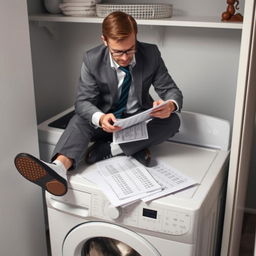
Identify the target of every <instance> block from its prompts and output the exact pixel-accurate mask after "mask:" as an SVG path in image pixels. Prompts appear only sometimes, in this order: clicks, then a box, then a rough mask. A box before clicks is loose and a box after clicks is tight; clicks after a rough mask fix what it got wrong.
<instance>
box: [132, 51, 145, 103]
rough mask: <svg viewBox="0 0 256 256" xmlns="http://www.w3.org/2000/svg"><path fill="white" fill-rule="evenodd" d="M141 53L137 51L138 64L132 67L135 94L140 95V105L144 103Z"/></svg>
mask: <svg viewBox="0 0 256 256" xmlns="http://www.w3.org/2000/svg"><path fill="white" fill-rule="evenodd" d="M141 59H142V58H141V56H140V53H139V52H137V53H136V65H135V66H134V68H133V69H132V75H133V82H134V90H135V94H136V95H137V97H138V100H139V103H140V105H142V96H141V95H142V72H143V65H142V64H143V63H142V62H141Z"/></svg>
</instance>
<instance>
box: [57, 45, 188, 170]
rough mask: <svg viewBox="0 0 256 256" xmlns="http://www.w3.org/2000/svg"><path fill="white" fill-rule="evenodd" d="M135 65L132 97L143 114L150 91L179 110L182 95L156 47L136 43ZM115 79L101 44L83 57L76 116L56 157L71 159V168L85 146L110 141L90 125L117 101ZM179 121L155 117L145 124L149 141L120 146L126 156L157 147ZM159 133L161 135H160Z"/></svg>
mask: <svg viewBox="0 0 256 256" xmlns="http://www.w3.org/2000/svg"><path fill="white" fill-rule="evenodd" d="M135 57H136V65H135V66H134V67H133V69H132V77H133V83H134V88H135V94H136V97H137V100H138V102H139V105H140V110H139V111H143V110H146V109H148V108H150V107H152V103H153V99H152V97H151V96H150V94H149V88H150V86H151V85H153V86H154V89H155V91H156V92H157V94H158V95H159V96H160V98H161V99H163V100H168V99H172V100H174V101H176V103H177V104H178V107H179V110H180V109H181V107H182V98H183V97H182V93H181V91H180V90H179V89H178V87H177V86H176V84H175V82H174V81H173V79H172V78H171V76H170V75H169V73H168V71H167V68H166V66H165V64H164V62H163V60H162V58H161V55H160V52H159V50H158V48H157V46H156V45H152V44H147V43H141V42H137V52H136V54H135ZM117 85H118V80H117V75H116V71H115V70H114V69H113V68H112V67H111V65H110V58H109V51H108V48H107V47H106V46H104V45H100V46H98V47H95V48H93V49H91V50H89V51H87V52H86V53H85V54H84V57H83V65H82V69H81V76H80V81H79V86H78V91H77V97H76V103H75V110H76V115H75V116H74V117H73V118H72V120H71V121H70V122H69V124H68V127H67V128H66V130H65V131H64V133H63V135H62V137H61V138H60V140H59V142H58V144H57V145H56V148H55V151H54V156H53V159H54V158H55V156H56V154H63V155H65V156H67V157H70V158H72V159H74V166H73V167H76V165H77V163H78V162H79V160H80V159H81V157H82V156H83V154H84V153H85V151H86V149H87V147H88V143H89V142H90V141H92V140H97V139H108V140H111V134H108V133H106V132H104V131H102V129H100V128H97V129H96V128H95V127H94V126H93V125H92V124H91V120H92V115H93V114H94V113H95V112H99V111H100V112H104V113H111V112H112V110H113V109H114V106H115V103H116V102H117V101H118V88H117ZM179 125H180V122H179V118H178V116H177V115H176V114H175V113H173V114H172V115H171V116H170V117H169V118H165V119H158V118H155V119H153V120H152V121H150V122H149V124H148V133H149V139H148V140H143V141H137V142H130V143H125V144H120V147H121V148H122V150H123V151H124V153H125V154H126V155H132V154H134V153H135V152H138V151H139V150H141V149H143V148H145V147H149V146H150V145H153V144H158V143H161V142H163V141H164V140H166V139H167V138H169V137H171V136H173V135H174V134H175V133H176V132H177V131H178V129H179ZM159 131H161V133H159Z"/></svg>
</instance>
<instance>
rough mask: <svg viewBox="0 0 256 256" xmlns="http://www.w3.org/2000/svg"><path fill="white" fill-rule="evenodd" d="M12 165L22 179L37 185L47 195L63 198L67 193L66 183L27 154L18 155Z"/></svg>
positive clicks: (45, 165)
mask: <svg viewBox="0 0 256 256" xmlns="http://www.w3.org/2000/svg"><path fill="white" fill-rule="evenodd" d="M14 164H15V166H16V168H17V170H18V171H19V173H20V174H21V175H22V176H23V177H24V178H26V179H27V180H29V181H31V182H33V183H35V184H37V185H39V186H40V187H42V188H43V189H45V190H47V191H48V192H49V193H51V194H53V195H55V196H63V195H64V194H66V193H67V190H68V186H67V181H66V180H65V179H64V178H63V177H61V176H60V175H59V174H57V173H56V172H55V171H54V170H53V169H52V168H50V167H49V166H48V165H47V164H45V163H44V162H42V161H41V160H39V159H37V158H36V157H34V156H32V155H30V154H27V153H20V154H18V155H17V156H16V157H15V160H14Z"/></svg>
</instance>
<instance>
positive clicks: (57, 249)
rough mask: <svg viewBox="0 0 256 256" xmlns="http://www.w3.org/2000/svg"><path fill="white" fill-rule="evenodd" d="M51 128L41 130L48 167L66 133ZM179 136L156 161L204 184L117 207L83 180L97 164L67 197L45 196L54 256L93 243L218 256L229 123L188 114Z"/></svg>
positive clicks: (74, 178) (76, 178) (166, 254)
mask: <svg viewBox="0 0 256 256" xmlns="http://www.w3.org/2000/svg"><path fill="white" fill-rule="evenodd" d="M69 111H70V109H69V110H67V111H64V112H63V113H61V114H59V115H57V116H55V117H53V118H51V119H49V120H47V121H45V122H44V123H42V124H40V125H39V127H38V131H39V138H40V149H41V154H42V157H43V158H44V159H45V160H47V159H49V155H50V154H51V153H52V150H53V148H54V145H55V144H56V142H57V140H58V139H59V137H60V135H61V133H62V132H63V130H62V129H58V128H53V127H49V126H48V125H49V123H51V122H53V121H55V120H56V119H58V118H59V117H61V116H63V115H65V114H67V113H68V112H69ZM181 123H182V124H181V129H180V133H179V134H178V135H177V136H175V137H174V138H172V141H168V142H165V143H163V144H161V145H158V146H155V147H152V149H151V150H152V153H153V155H154V156H156V157H157V158H158V159H160V160H162V161H164V162H165V163H167V164H169V165H170V166H172V167H174V168H176V169H177V170H179V171H181V172H183V173H184V174H186V175H189V176H191V177H192V178H193V179H195V180H196V181H197V182H198V183H199V185H198V186H194V187H191V188H189V189H186V190H184V191H182V192H179V193H176V194H173V195H169V196H166V197H163V198H160V199H157V200H153V201H152V202H150V203H143V202H136V203H134V204H131V205H129V206H126V207H124V208H121V207H119V208H115V207H113V206H112V205H111V204H110V203H109V201H108V200H107V198H106V197H105V196H104V195H103V193H102V192H101V190H100V188H99V187H97V186H96V185H95V184H93V183H91V182H89V181H87V180H86V179H84V178H82V177H81V175H80V174H81V172H84V171H86V170H88V169H91V168H95V165H91V166H86V165H84V164H81V166H80V167H79V168H78V170H77V171H75V172H74V173H73V174H72V175H70V179H69V191H68V193H67V194H66V195H65V196H63V197H55V196H52V195H50V194H48V193H46V202H47V210H48V219H49V228H50V240H51V248H52V256H61V255H63V256H70V255H74V256H78V255H79V256H81V255H84V254H83V253H82V251H83V247H84V245H85V244H86V242H87V241H88V240H89V239H90V238H93V237H109V238H113V239H116V240H119V241H121V242H123V243H125V244H127V245H129V246H130V247H132V248H133V249H134V250H136V251H137V252H138V253H139V254H140V255H142V256H160V255H161V256H170V255H182V256H206V255H207V256H211V255H218V254H219V249H220V239H221V231H222V215H223V214H222V213H223V211H222V210H223V207H222V206H223V201H224V198H225V187H226V186H225V184H226V176H227V164H228V156H229V151H228V148H229V132H230V127H229V124H228V122H226V121H224V120H221V119H217V118H214V117H210V116H205V115H201V114H197V113H190V112H183V113H182V116H181Z"/></svg>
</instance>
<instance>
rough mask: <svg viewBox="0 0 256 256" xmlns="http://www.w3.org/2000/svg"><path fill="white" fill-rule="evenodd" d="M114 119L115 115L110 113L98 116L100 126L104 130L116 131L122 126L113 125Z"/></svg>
mask: <svg viewBox="0 0 256 256" xmlns="http://www.w3.org/2000/svg"><path fill="white" fill-rule="evenodd" d="M115 121H116V117H115V116H114V115H113V114H112V113H108V114H104V115H102V116H101V118H100V122H99V123H100V126H101V128H102V129H103V130H104V131H105V132H111V133H112V132H117V131H120V130H121V129H122V128H121V127H119V126H113V124H114V122H115Z"/></svg>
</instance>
